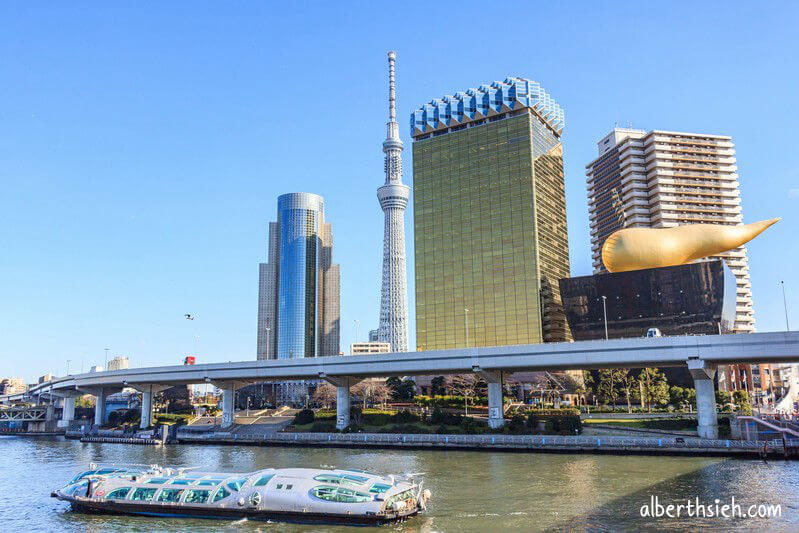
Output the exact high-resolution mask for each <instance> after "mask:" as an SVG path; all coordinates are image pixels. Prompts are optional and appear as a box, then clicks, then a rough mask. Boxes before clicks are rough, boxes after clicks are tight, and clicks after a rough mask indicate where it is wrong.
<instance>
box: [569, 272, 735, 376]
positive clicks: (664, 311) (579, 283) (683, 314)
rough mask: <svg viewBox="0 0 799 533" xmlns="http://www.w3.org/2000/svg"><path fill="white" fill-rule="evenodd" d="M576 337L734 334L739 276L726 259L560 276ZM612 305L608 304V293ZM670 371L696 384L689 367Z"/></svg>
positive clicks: (577, 338) (576, 338)
mask: <svg viewBox="0 0 799 533" xmlns="http://www.w3.org/2000/svg"><path fill="white" fill-rule="evenodd" d="M559 284H560V293H561V298H562V300H563V308H564V311H565V312H566V318H567V320H568V322H569V328H570V329H571V332H572V336H573V337H574V340H576V341H582V340H592V339H603V338H605V313H606V312H607V335H608V338H610V339H621V338H632V337H643V336H645V335H646V333H647V330H649V329H650V328H657V329H659V330H660V332H661V334H662V335H664V336H675V335H717V334H719V333H730V332H731V331H732V326H733V324H734V323H735V296H736V290H735V276H734V275H733V274H732V272H731V271H730V269H729V268H728V267H727V265H726V264H725V263H724V262H723V261H720V260H715V261H704V262H701V263H690V264H687V265H679V266H672V267H663V268H649V269H645V270H632V271H629V272H617V273H614V274H596V275H593V276H580V277H576V278H565V279H561V280H560V281H559ZM603 296H604V297H605V299H604V303H605V306H606V309H605V308H603V298H602V297H603ZM675 370H677V369H672V370H667V375H668V376H669V378H670V381H672V382H673V383H677V384H681V385H683V384H684V385H686V386H693V385H692V382H691V379H690V377H689V376H688V372H687V370H686V371H684V372H683V371H681V369H680V370H677V372H675Z"/></svg>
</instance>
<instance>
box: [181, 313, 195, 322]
mask: <svg viewBox="0 0 799 533" xmlns="http://www.w3.org/2000/svg"><path fill="white" fill-rule="evenodd" d="M183 316H185V317H186V320H194V315H190V314H188V313H186V314H185V315H183Z"/></svg>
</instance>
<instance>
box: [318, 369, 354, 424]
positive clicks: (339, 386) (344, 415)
mask: <svg viewBox="0 0 799 533" xmlns="http://www.w3.org/2000/svg"><path fill="white" fill-rule="evenodd" d="M319 377H320V378H322V379H324V380H325V381H327V382H328V383H330V384H331V385H333V386H334V387H336V429H338V430H339V431H341V430H342V429H344V428H346V427H347V426H349V425H350V387H352V386H353V385H355V384H356V383H358V382H360V381H361V378H354V377H352V376H325V375H324V374H320V375H319Z"/></svg>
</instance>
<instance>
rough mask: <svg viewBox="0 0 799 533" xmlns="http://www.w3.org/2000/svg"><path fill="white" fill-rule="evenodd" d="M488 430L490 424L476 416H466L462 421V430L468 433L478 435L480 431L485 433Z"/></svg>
mask: <svg viewBox="0 0 799 533" xmlns="http://www.w3.org/2000/svg"><path fill="white" fill-rule="evenodd" d="M487 430H488V426H487V425H486V424H484V423H483V422H480V421H479V420H475V419H474V418H465V417H464V419H463V421H462V422H461V431H463V432H464V433H466V434H467V435H478V434H480V433H485V432H486V431H487Z"/></svg>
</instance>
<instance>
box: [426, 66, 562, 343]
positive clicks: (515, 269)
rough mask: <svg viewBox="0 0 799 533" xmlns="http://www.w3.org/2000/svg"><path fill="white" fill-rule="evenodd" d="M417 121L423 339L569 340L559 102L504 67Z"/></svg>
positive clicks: (437, 104) (440, 101)
mask: <svg viewBox="0 0 799 533" xmlns="http://www.w3.org/2000/svg"><path fill="white" fill-rule="evenodd" d="M411 122H412V125H411V128H412V136H413V138H414V142H413V185H414V195H413V196H414V204H413V205H414V242H415V269H416V343H417V349H418V350H435V349H446V348H457V347H465V346H499V345H509V344H528V343H537V342H542V341H547V342H550V341H563V340H568V339H569V338H570V334H569V330H568V326H567V323H566V318H565V315H564V313H563V307H562V304H561V300H560V294H559V289H558V279H560V278H565V277H568V276H569V248H568V237H567V230H566V200H565V192H564V180H563V151H562V146H561V142H560V135H561V132H562V130H563V125H564V121H563V110H562V109H561V108H560V106H558V105H557V104H556V103H555V102H554V101H553V100H552V98H551V97H550V96H549V95H548V94H547V93H546V92H545V91H544V90H543V89H541V87H540V85H538V84H537V83H536V82H534V81H531V80H527V79H523V78H508V79H506V80H505V81H504V82H494V83H492V84H490V85H483V86H481V87H480V88H479V89H470V90H469V91H466V92H462V93H456V94H455V96H446V97H444V98H443V99H438V100H433V101H432V102H430V103H429V104H426V105H424V106H422V107H421V108H419V109H417V110H416V111H414V112H413V113H412V115H411ZM467 310H468V311H467Z"/></svg>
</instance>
